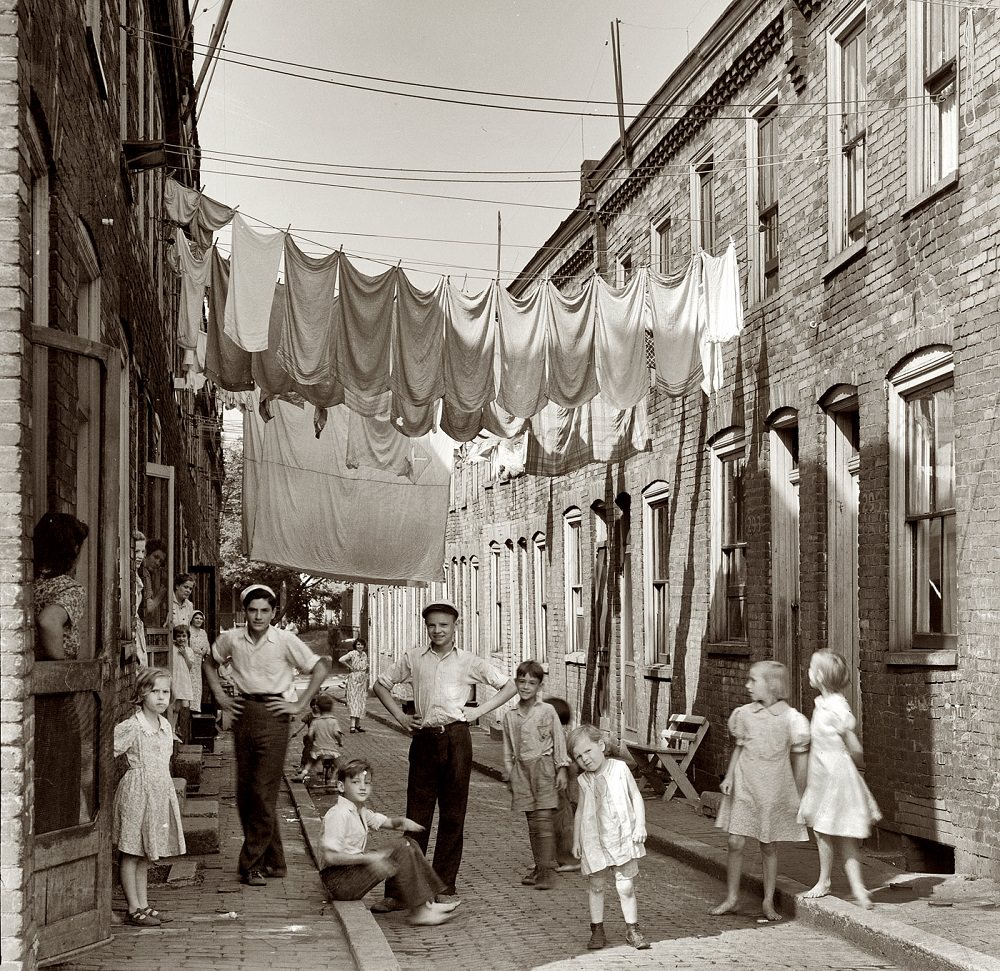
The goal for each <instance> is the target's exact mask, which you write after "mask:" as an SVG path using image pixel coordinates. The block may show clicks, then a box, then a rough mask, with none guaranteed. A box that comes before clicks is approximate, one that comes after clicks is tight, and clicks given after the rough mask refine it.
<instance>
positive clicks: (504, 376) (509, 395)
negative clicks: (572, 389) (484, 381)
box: [497, 287, 548, 418]
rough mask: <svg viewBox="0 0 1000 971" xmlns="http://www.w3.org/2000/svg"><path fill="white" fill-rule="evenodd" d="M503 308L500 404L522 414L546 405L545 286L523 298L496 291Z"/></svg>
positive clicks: (500, 334) (531, 413)
mask: <svg viewBox="0 0 1000 971" xmlns="http://www.w3.org/2000/svg"><path fill="white" fill-rule="evenodd" d="M497 306H498V309H499V312H500V328H499V337H500V342H499V343H500V385H499V387H498V389H497V404H498V405H499V406H500V407H501V408H503V409H504V410H505V411H509V412H510V413H511V414H512V415H517V416H518V417H520V418H530V417H531V416H532V415H534V414H536V413H537V412H539V411H540V410H541V409H542V408H544V407H545V403H546V402H547V401H548V398H547V397H546V394H545V383H546V375H545V352H546V343H547V341H546V332H547V330H548V313H547V308H548V305H547V302H546V299H545V288H544V287H536V288H535V289H534V291H532V293H531V294H529V295H528V296H527V297H524V298H522V299H518V298H516V297H512V296H511V295H510V294H509V293H508V292H507V291H506V290H505V289H504V288H502V287H501V288H499V289H498V291H497Z"/></svg>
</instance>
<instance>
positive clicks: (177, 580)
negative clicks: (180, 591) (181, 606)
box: [174, 573, 194, 590]
mask: <svg viewBox="0 0 1000 971" xmlns="http://www.w3.org/2000/svg"><path fill="white" fill-rule="evenodd" d="M182 583H194V577H193V576H191V574H190V573H178V574H177V576H175V577H174V589H175V590H176V589H177V588H178V587H179V586H180V585H181V584H182Z"/></svg>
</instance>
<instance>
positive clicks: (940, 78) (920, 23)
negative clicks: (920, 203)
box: [906, 3, 958, 197]
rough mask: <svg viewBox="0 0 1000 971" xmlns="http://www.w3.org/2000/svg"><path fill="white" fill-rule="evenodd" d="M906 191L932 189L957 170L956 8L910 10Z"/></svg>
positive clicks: (942, 5)
mask: <svg viewBox="0 0 1000 971" xmlns="http://www.w3.org/2000/svg"><path fill="white" fill-rule="evenodd" d="M907 18H908V19H907V37H906V39H907V51H906V56H907V92H906V93H907V95H908V103H909V106H910V107H909V117H908V127H909V130H908V132H907V136H908V137H907V146H908V158H907V189H908V191H909V194H910V196H911V197H914V196H919V195H921V194H922V193H924V192H927V191H928V190H930V189H932V188H933V187H934V186H936V185H937V184H938V183H939V182H941V181H943V180H944V179H945V178H946V177H947V176H948V175H950V174H951V173H953V172H955V171H956V170H957V169H958V5H957V4H950V3H911V4H909V5H908V6H907Z"/></svg>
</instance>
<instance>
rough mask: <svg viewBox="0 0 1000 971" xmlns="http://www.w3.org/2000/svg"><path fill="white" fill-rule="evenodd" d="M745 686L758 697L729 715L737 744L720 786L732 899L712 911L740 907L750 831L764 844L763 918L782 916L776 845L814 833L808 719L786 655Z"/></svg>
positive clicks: (765, 664)
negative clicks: (808, 793) (793, 691)
mask: <svg viewBox="0 0 1000 971" xmlns="http://www.w3.org/2000/svg"><path fill="white" fill-rule="evenodd" d="M746 688H747V691H748V692H749V693H750V697H751V698H752V699H753V700H752V701H751V703H750V704H749V705H743V706H741V707H740V708H737V709H736V710H735V711H734V712H733V713H732V714H731V715H730V716H729V734H730V735H732V736H733V741H734V743H735V747H734V748H733V755H732V758H731V759H730V760H729V769H728V770H727V772H726V777H725V778H724V779H723V780H722V785H721V786H720V789H721V790H722V794H723V800H722V805H721V806H720V808H719V816H718V819H717V820H716V822H715V825H716V826H718V827H719V828H720V829H725V830H726V831H727V832H728V833H729V856H728V858H727V861H726V899H725V900H724V901H723V902H722V903H721V904H719V906H718V907H716V908H714V909H713V910H711V911H710V913H711V914H714V915H716V916H718V915H719V914H728V913H730V912H731V911H734V910H736V908H737V907H738V906H739V902H740V877H741V876H742V873H743V848H744V846H745V845H746V839H747V837H748V836H749V837H751V838H753V839H755V840H757V842H758V843H759V844H760V855H761V858H762V864H763V869H764V902H763V906H762V909H763V911H764V916H765V917H766V918H767V919H768V920H781V916H780V915H779V914H778V912H777V910H775V909H774V887H775V883H776V881H777V879H778V847H777V844H778V843H779V842H781V841H788V842H804V841H805V840H807V839H809V834H808V833H807V832H806V830H805V827H804V826H803V825H802V824H801V823H800V822H799V821H798V811H799V796H800V794H801V792H802V789H803V787H804V785H805V770H806V752H807V751H808V749H809V723H808V722H807V721H806V718H805V716H804V715H803V714H801V713H800V712H798V711H796V710H795V709H794V708H792V707H791V705H789V704H788V703H787V702H786V701H785V700H784V699H785V698H786V697H787V696H788V669H787V668H786V667H785V665H784V664H781V663H780V662H779V661H758V662H757V663H756V664H754V665H752V666H751V668H750V673H749V675H748V677H747V684H746Z"/></svg>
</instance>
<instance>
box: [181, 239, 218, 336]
mask: <svg viewBox="0 0 1000 971" xmlns="http://www.w3.org/2000/svg"><path fill="white" fill-rule="evenodd" d="M174 246H175V248H176V250H177V265H178V267H179V268H180V273H181V299H180V301H179V302H178V305H177V343H178V344H180V346H181V347H184V348H187V349H188V350H194V348H195V347H197V346H198V335H199V334H200V333H201V322H202V319H203V317H204V315H205V287H207V286H208V279H209V277H210V276H211V273H212V259H211V254H209V253H206V254H205V255H204V256H203V257H202V258H201V259H198V257H196V256H195V255H194V253H192V252H191V246H190V244H189V243H188V240H187V236H185V235H184V230H183V229H180V228H179V227H178V228H177V229H175V230H174Z"/></svg>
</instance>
